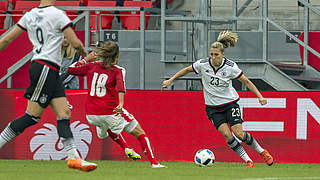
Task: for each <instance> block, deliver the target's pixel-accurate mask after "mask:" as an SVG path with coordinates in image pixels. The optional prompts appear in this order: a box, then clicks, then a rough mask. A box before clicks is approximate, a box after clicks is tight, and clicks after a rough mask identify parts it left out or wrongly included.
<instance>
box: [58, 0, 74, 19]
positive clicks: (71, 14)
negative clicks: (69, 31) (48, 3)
mask: <svg viewBox="0 0 320 180" xmlns="http://www.w3.org/2000/svg"><path fill="white" fill-rule="evenodd" d="M54 5H55V6H75V7H77V6H80V1H61V0H60V1H56V2H55V3H54ZM65 12H66V13H67V15H68V17H69V18H70V19H71V20H73V19H75V18H76V17H77V15H78V14H79V12H78V11H65Z"/></svg>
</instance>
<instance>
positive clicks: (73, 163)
mask: <svg viewBox="0 0 320 180" xmlns="http://www.w3.org/2000/svg"><path fill="white" fill-rule="evenodd" d="M67 165H68V167H69V168H72V169H78V170H80V171H84V172H90V171H93V170H95V169H96V168H97V167H98V166H97V164H95V163H91V162H88V161H85V160H83V159H81V158H77V159H69V160H68V163H67Z"/></svg>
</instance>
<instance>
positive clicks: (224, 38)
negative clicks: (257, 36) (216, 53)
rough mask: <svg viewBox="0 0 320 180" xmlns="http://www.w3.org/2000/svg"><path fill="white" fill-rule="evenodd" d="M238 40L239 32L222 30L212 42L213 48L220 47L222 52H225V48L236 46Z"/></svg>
mask: <svg viewBox="0 0 320 180" xmlns="http://www.w3.org/2000/svg"><path fill="white" fill-rule="evenodd" d="M237 41H238V35H237V33H233V32H231V31H222V32H220V34H219V36H218V39H217V41H216V42H214V43H212V44H211V48H218V49H219V50H220V52H224V49H226V48H228V47H234V46H235V45H236V44H237Z"/></svg>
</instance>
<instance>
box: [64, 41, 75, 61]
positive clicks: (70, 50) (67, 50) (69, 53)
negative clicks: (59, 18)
mask: <svg viewBox="0 0 320 180" xmlns="http://www.w3.org/2000/svg"><path fill="white" fill-rule="evenodd" d="M76 52H77V51H76V49H74V47H72V46H71V44H68V46H66V47H64V46H62V51H61V56H62V58H64V57H67V59H73V57H74V55H75V54H76Z"/></svg>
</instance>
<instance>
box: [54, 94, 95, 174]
mask: <svg viewBox="0 0 320 180" xmlns="http://www.w3.org/2000/svg"><path fill="white" fill-rule="evenodd" d="M50 107H51V109H52V110H53V111H54V113H55V114H56V116H57V129H58V135H59V137H60V139H61V142H62V143H63V145H64V149H65V151H67V154H68V159H69V160H68V167H70V168H74V169H79V170H81V171H87V172H88V171H92V170H94V169H96V168H97V165H96V164H95V163H90V162H87V161H84V160H82V159H81V158H80V155H79V153H78V151H77V149H76V146H75V143H74V139H73V134H72V132H71V129H70V117H71V111H70V109H69V107H68V104H67V98H66V97H58V98H53V99H52V100H51V102H50Z"/></svg>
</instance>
